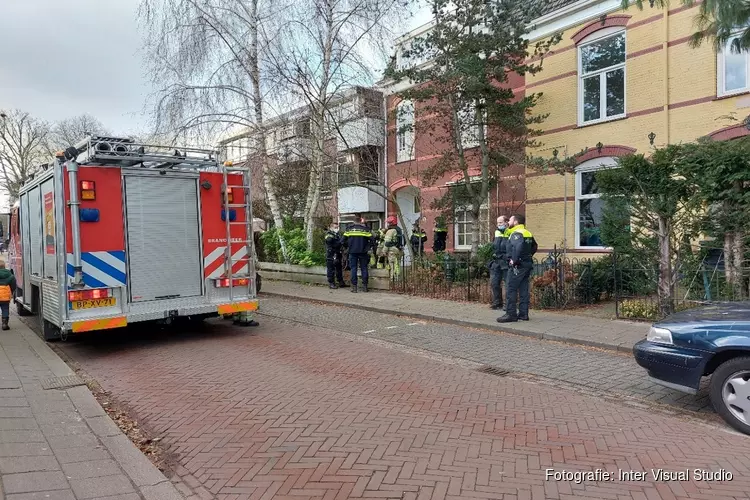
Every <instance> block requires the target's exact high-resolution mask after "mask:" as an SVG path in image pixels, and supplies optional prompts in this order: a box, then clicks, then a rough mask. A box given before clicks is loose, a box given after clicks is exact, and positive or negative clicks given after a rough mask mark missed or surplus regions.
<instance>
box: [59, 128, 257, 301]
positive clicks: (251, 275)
mask: <svg viewBox="0 0 750 500" xmlns="http://www.w3.org/2000/svg"><path fill="white" fill-rule="evenodd" d="M65 156H66V158H67V159H68V160H75V161H76V162H77V163H78V164H79V165H112V166H121V167H133V168H146V169H153V170H203V171H207V172H218V173H221V174H222V177H223V185H222V187H221V191H222V208H223V211H224V220H225V227H226V237H227V239H226V242H227V246H226V250H225V257H224V278H226V279H228V282H229V286H228V288H229V300H230V301H233V300H234V280H237V279H248V281H249V282H251V283H253V287H257V283H256V282H255V280H256V275H255V257H254V256H255V246H254V239H253V236H254V232H253V229H254V228H253V207H252V200H251V199H250V193H251V176H250V169H249V168H248V167H243V166H234V165H233V164H232V163H231V162H222V161H221V160H220V152H219V151H218V150H214V149H198V148H185V147H181V148H179V149H176V148H175V147H173V146H157V145H151V144H142V143H137V142H135V141H134V140H133V139H128V138H121V137H105V136H89V137H87V138H86V139H84V140H82V141H81V142H79V143H78V144H76V145H75V146H74V147H72V148H68V149H67V150H66V151H65ZM231 174H235V175H236V174H240V175H241V176H242V183H241V184H238V185H229V177H228V176H229V175H231ZM235 189H238V190H241V191H242V201H243V202H242V203H230V201H229V192H230V190H232V191H233V190H235ZM235 208H240V209H243V210H244V216H245V217H244V219H245V220H244V221H240V222H235V221H233V220H231V217H230V210H232V209H235ZM234 225H244V226H245V238H246V239H244V240H242V242H241V243H242V244H243V245H244V247H245V250H246V251H245V256H244V257H241V258H239V259H237V260H236V261H235V260H233V259H232V235H231V228H232V226H234ZM235 243H238V242H235ZM239 262H247V271H246V272H242V273H236V274H235V273H234V266H235V264H238V263H239ZM242 267H244V266H242ZM256 289H257V288H256Z"/></svg>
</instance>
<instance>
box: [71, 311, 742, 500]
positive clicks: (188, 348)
mask: <svg viewBox="0 0 750 500" xmlns="http://www.w3.org/2000/svg"><path fill="white" fill-rule="evenodd" d="M63 349H64V350H65V351H66V352H67V353H68V355H70V356H71V357H72V358H73V359H75V360H76V361H77V362H78V363H80V364H81V366H82V367H83V368H84V369H85V370H86V371H87V372H88V373H89V374H90V375H91V376H93V377H94V378H96V379H97V380H98V381H99V382H100V383H101V385H102V386H103V387H104V388H105V389H106V390H109V391H111V392H112V394H113V396H114V397H115V398H116V399H118V400H119V401H121V402H123V403H125V404H127V405H128V406H129V407H130V408H131V409H132V410H133V411H134V412H135V414H136V415H137V418H138V420H139V423H140V425H142V426H144V427H146V428H147V429H149V430H150V431H151V432H153V433H155V434H156V435H158V436H163V441H162V442H163V443H164V445H165V446H167V447H168V450H169V451H170V452H171V453H173V454H174V457H175V458H176V460H177V462H178V464H177V465H176V466H175V468H174V472H175V477H174V478H173V481H174V482H175V483H176V484H177V485H178V488H180V489H181V490H182V491H183V492H184V493H185V494H186V496H188V497H189V498H200V499H204V498H205V499H210V498H217V499H226V500H229V499H254V500H258V499H262V500H267V499H271V498H276V499H303V498H309V499H325V500H340V499H347V498H385V499H388V498H392V499H396V498H398V499H404V500H427V499H473V498H479V499H519V500H520V499H537V498H560V499H581V498H603V499H613V500H620V499H631V498H632V499H653V498H699V499H700V498H705V499H718V498H748V496H749V493H748V492H750V439H748V438H747V437H744V436H739V435H736V434H733V433H729V432H726V431H723V430H721V429H717V428H715V427H710V426H706V425H702V424H700V423H697V422H695V421H687V420H682V419H679V418H676V417H673V416H667V415H664V414H661V413H652V412H649V411H648V410H646V409H636V408H632V407H628V406H624V405H620V404H617V403H614V402H607V401H603V400H600V399H598V398H593V397H586V396H581V395H579V394H576V393H574V392H570V391H565V390H561V389H556V388H553V387H549V386H546V385H542V384H535V383H529V382H527V381H521V380H515V379H512V378H508V377H497V376H493V375H487V374H483V373H478V372H476V371H471V370H468V369H466V368H461V367H458V366H451V365H447V364H444V363H440V362H438V361H434V360H430V359H426V358H423V357H419V356H415V355H412V354H406V353H403V352H400V351H398V350H394V349H386V348H382V347H378V346H374V345H372V344H368V343H363V342H358V341H352V340H350V339H348V338H345V337H341V336H339V335H337V334H335V333H333V332H328V331H324V330H320V329H314V328H312V327H311V328H304V327H300V326H295V325H292V324H289V323H284V322H281V321H273V320H268V319H265V320H264V321H263V323H262V325H261V326H260V327H259V328H257V329H249V330H248V329H240V328H236V327H232V326H231V325H228V324H226V323H216V324H213V323H212V324H210V325H207V326H206V327H204V329H203V330H202V331H198V332H190V333H183V334H178V335H172V336H168V335H160V336H156V337H154V338H148V336H146V335H142V336H140V337H139V338H135V339H131V340H128V341H123V342H119V341H109V342H108V341H99V342H95V341H92V340H87V341H85V342H78V343H70V344H64V345H63ZM548 468H552V469H555V470H556V471H563V470H564V471H570V472H574V471H593V470H596V469H598V468H600V469H605V470H607V471H610V472H617V471H618V470H624V471H631V470H637V471H649V472H650V470H651V469H652V468H655V469H656V468H661V469H665V470H669V471H683V470H691V471H692V469H705V470H710V471H719V470H721V469H723V470H726V471H729V472H730V473H731V474H732V475H733V480H732V481H714V482H707V481H700V482H698V481H669V482H659V481H655V480H653V478H652V477H651V476H650V474H649V476H648V477H647V478H646V479H645V480H643V481H629V482H623V481H619V480H615V481H599V482H592V481H586V482H581V483H576V482H573V481H553V480H546V479H545V477H546V472H545V471H546V469H548Z"/></svg>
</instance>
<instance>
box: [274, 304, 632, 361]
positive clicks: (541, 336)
mask: <svg viewBox="0 0 750 500" xmlns="http://www.w3.org/2000/svg"><path fill="white" fill-rule="evenodd" d="M259 295H261V296H263V295H265V296H267V297H277V298H282V299H289V300H297V301H301V302H313V303H319V304H326V305H332V306H339V307H346V308H348V309H357V310H360V311H368V312H375V313H381V314H388V315H391V316H403V317H406V318H414V319H421V320H427V321H432V322H435V323H443V324H447V325H453V326H462V327H467V328H478V329H481V330H492V331H495V332H501V333H511V334H513V335H519V336H522V337H530V338H534V339H538V340H548V341H551V342H562V343H564V344H571V345H578V346H584V347H595V348H597V349H604V350H607V351H613V352H618V353H621V354H628V355H630V356H633V347H632V346H627V345H621V344H618V345H614V344H608V343H606V342H597V341H595V340H583V339H574V338H570V337H564V336H561V335H555V334H552V333H538V332H531V331H528V330H523V329H520V328H514V327H508V326H502V327H501V326H497V325H494V324H486V323H475V322H472V321H464V320H458V319H450V318H436V317H435V316H429V315H426V314H419V313H412V312H404V311H393V310H391V309H385V308H382V307H374V306H364V305H360V304H349V303H346V302H337V301H335V300H326V299H318V298H314V299H313V298H309V297H300V296H298V295H287V294H283V293H276V292H261V293H260V294H259Z"/></svg>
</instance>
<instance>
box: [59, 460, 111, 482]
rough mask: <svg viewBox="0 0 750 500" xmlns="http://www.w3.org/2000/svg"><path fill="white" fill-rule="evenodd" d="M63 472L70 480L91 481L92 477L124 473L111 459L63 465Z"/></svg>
mask: <svg viewBox="0 0 750 500" xmlns="http://www.w3.org/2000/svg"><path fill="white" fill-rule="evenodd" d="M62 470H63V472H64V473H65V476H67V477H68V479H90V478H92V477H102V476H113V475H117V474H120V473H121V472H122V471H121V470H120V467H119V466H118V465H117V462H115V461H114V460H111V459H106V460H89V461H86V462H75V463H71V464H63V466H62Z"/></svg>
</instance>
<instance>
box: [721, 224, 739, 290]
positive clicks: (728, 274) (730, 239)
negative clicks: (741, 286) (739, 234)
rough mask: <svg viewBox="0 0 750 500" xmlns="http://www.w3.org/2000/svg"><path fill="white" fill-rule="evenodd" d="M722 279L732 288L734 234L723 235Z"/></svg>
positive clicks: (733, 276) (733, 279)
mask: <svg viewBox="0 0 750 500" xmlns="http://www.w3.org/2000/svg"><path fill="white" fill-rule="evenodd" d="M724 277H725V278H726V280H727V283H730V284H732V286H733V287H734V283H735V282H736V280H735V272H734V232H731V231H727V232H726V233H724Z"/></svg>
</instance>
